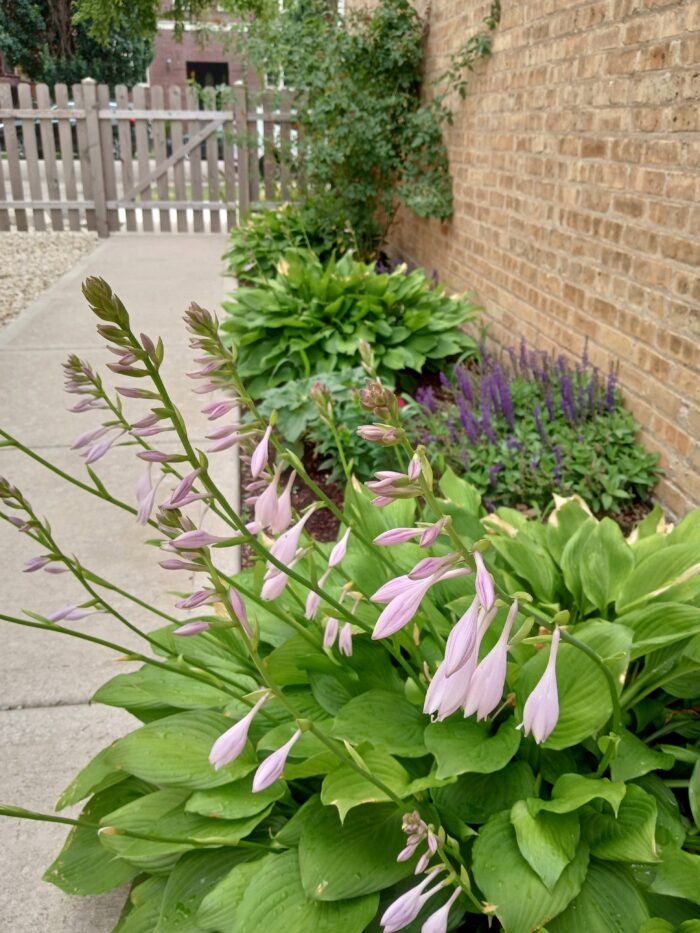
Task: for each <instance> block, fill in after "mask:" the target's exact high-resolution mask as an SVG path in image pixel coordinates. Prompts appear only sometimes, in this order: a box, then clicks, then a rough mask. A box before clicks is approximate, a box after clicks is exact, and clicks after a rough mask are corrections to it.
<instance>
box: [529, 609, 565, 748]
mask: <svg viewBox="0 0 700 933" xmlns="http://www.w3.org/2000/svg"><path fill="white" fill-rule="evenodd" d="M560 638H561V631H560V629H559V627H558V626H557V627H556V628H555V629H554V631H553V632H552V642H551V645H550V649H549V660H548V661H547V667H546V668H545V671H544V674H543V675H542V677H540V679H539V681H538V682H537V685H536V686H535V688H534V690H533V691H532V693H531V694H530V696H529V697H528V698H527V700H526V701H525V706H524V708H523V721H522V724H521V726H522V729H523V731H524V733H525V735H530V733H532V737H533V739H534V740H535V742H537V744H538V745H541V744H542V742H546V741H547V739H548V738H549V737H550V735H551V734H552V732H553V731H554V729H555V727H556V724H557V722H558V721H559V692H558V690H557V671H556V664H557V651H558V649H559V639H560Z"/></svg>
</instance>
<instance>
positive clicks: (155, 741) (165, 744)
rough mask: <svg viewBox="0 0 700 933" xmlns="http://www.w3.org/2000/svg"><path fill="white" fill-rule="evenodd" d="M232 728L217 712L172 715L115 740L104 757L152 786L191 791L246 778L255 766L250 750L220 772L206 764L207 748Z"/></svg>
mask: <svg viewBox="0 0 700 933" xmlns="http://www.w3.org/2000/svg"><path fill="white" fill-rule="evenodd" d="M232 725H233V721H232V720H231V719H227V718H226V717H225V716H222V715H221V714H220V713H215V712H209V711H204V710H201V711H195V712H187V713H176V714H175V715H174V716H168V717H167V718H165V719H159V720H157V721H156V722H151V723H148V724H147V725H145V726H142V727H141V728H140V729H137V730H136V731H135V732H131V733H130V734H129V735H125V736H124V738H122V739H118V741H116V742H115V743H114V745H113V746H112V747H111V750H110V753H109V759H110V761H111V763H112V764H113V765H114V766H115V767H116V768H121V769H123V770H124V771H126V772H128V773H129V774H134V775H136V776H137V777H140V778H142V779H143V780H144V781H149V782H150V783H152V784H158V785H163V784H166V785H170V786H172V787H190V788H192V789H194V790H196V789H199V788H205V787H217V786H218V785H220V784H227V783H228V782H229V781H235V780H236V779H237V778H241V777H243V776H244V775H246V774H249V773H250V772H251V771H253V770H254V769H255V768H256V767H257V764H258V762H257V759H256V757H255V755H254V753H253V750H252V748H251V747H250V746H248V747H247V748H246V749H245V750H244V751H243V753H242V754H241V755H240V756H239V757H238V758H237V759H236V760H235V761H233V762H231V764H228V765H226V766H225V767H223V768H221V770H219V771H215V770H214V768H213V767H212V766H211V765H210V764H209V752H210V751H211V747H212V745H213V744H214V742H215V741H216V740H217V739H218V738H219V736H220V735H221V734H222V733H223V732H225V731H226V730H227V729H229V728H230V727H231V726H232Z"/></svg>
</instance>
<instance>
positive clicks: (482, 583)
mask: <svg viewBox="0 0 700 933" xmlns="http://www.w3.org/2000/svg"><path fill="white" fill-rule="evenodd" d="M474 560H475V561H476V592H477V594H478V596H479V600H480V602H481V605H482V606H483V607H484V609H486V610H487V611H488V610H489V609H490V608H491V606H493V604H494V602H495V600H496V591H495V588H494V585H493V577H492V576H491V574H490V573H489V572H488V570H487V569H486V565H485V564H484V558H483V557H482V556H481V554H480V553H479V551H475V552H474Z"/></svg>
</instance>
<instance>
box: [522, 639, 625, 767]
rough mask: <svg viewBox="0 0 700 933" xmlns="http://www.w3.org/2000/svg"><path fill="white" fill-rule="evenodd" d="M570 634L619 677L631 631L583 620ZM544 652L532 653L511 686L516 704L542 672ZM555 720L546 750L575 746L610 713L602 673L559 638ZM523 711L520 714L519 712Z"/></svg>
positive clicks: (610, 707) (525, 695)
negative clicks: (557, 707) (556, 712)
mask: <svg viewBox="0 0 700 933" xmlns="http://www.w3.org/2000/svg"><path fill="white" fill-rule="evenodd" d="M574 635H575V636H576V638H578V639H579V640H580V641H582V642H583V643H584V644H586V645H588V647H589V648H592V649H593V650H594V651H596V652H597V654H598V655H599V657H600V658H601V659H602V660H603V661H604V662H605V663H606V665H607V666H608V668H609V669H610V671H611V673H612V674H613V676H614V677H615V679H616V680H618V679H619V678H620V677H621V675H622V674H623V673H624V671H625V669H626V667H627V661H628V652H629V648H630V644H631V642H632V633H631V632H630V631H629V629H626V628H624V626H622V625H616V624H614V623H610V622H587V623H585V624H584V625H580V626H577V627H576V629H575V631H574ZM547 658H548V655H547V652H545V651H538V652H537V654H536V655H535V656H534V657H533V658H531V659H530V660H529V661H527V662H526V664H524V665H523V667H522V669H521V671H520V675H519V677H518V682H517V684H516V696H517V699H518V708H519V710H520V711H522V708H523V706H524V705H525V701H526V700H527V698H528V696H529V695H530V693H531V692H532V690H533V688H534V687H535V685H536V684H537V682H538V681H539V679H540V677H541V676H542V674H543V673H544V669H545V666H546V664H547ZM557 683H558V690H559V721H558V723H557V725H556V728H555V729H554V731H553V732H552V734H551V736H550V737H549V738H548V739H547V741H546V742H545V743H544V747H545V748H555V749H562V748H569V747H570V746H572V745H578V743H579V742H582V741H583V740H584V739H586V738H588V737H589V736H590V735H593V734H594V733H596V732H597V731H598V730H599V729H601V728H602V727H603V726H604V725H605V723H606V722H607V721H608V719H609V718H610V715H611V714H612V699H611V696H610V691H609V686H608V681H607V679H606V677H605V674H604V673H603V671H602V670H601V669H600V666H599V665H598V664H596V662H595V661H593V660H592V659H591V658H589V657H588V655H587V654H585V652H583V651H582V650H580V649H579V648H577V647H576V646H575V645H570V644H566V643H564V642H562V644H561V645H560V647H559V654H558V657H557ZM521 715H522V713H521Z"/></svg>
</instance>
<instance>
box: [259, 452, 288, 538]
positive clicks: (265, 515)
mask: <svg viewBox="0 0 700 933" xmlns="http://www.w3.org/2000/svg"><path fill="white" fill-rule="evenodd" d="M282 469H283V465H282V464H278V466H277V468H276V469H275V472H274V474H273V476H272V479H271V480H270V482H269V484H268V486H267V488H266V489H265V491H264V492H263V493H261V494H260V495H259V496H258V497H257V499H256V501H255V524H256V526H257V527H258V528H259V529H261V530H262V529H264V528H270V527H271V526H272V524H273V523H274V521H275V518H276V516H277V486H278V484H279V481H280V476H281V475H282Z"/></svg>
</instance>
